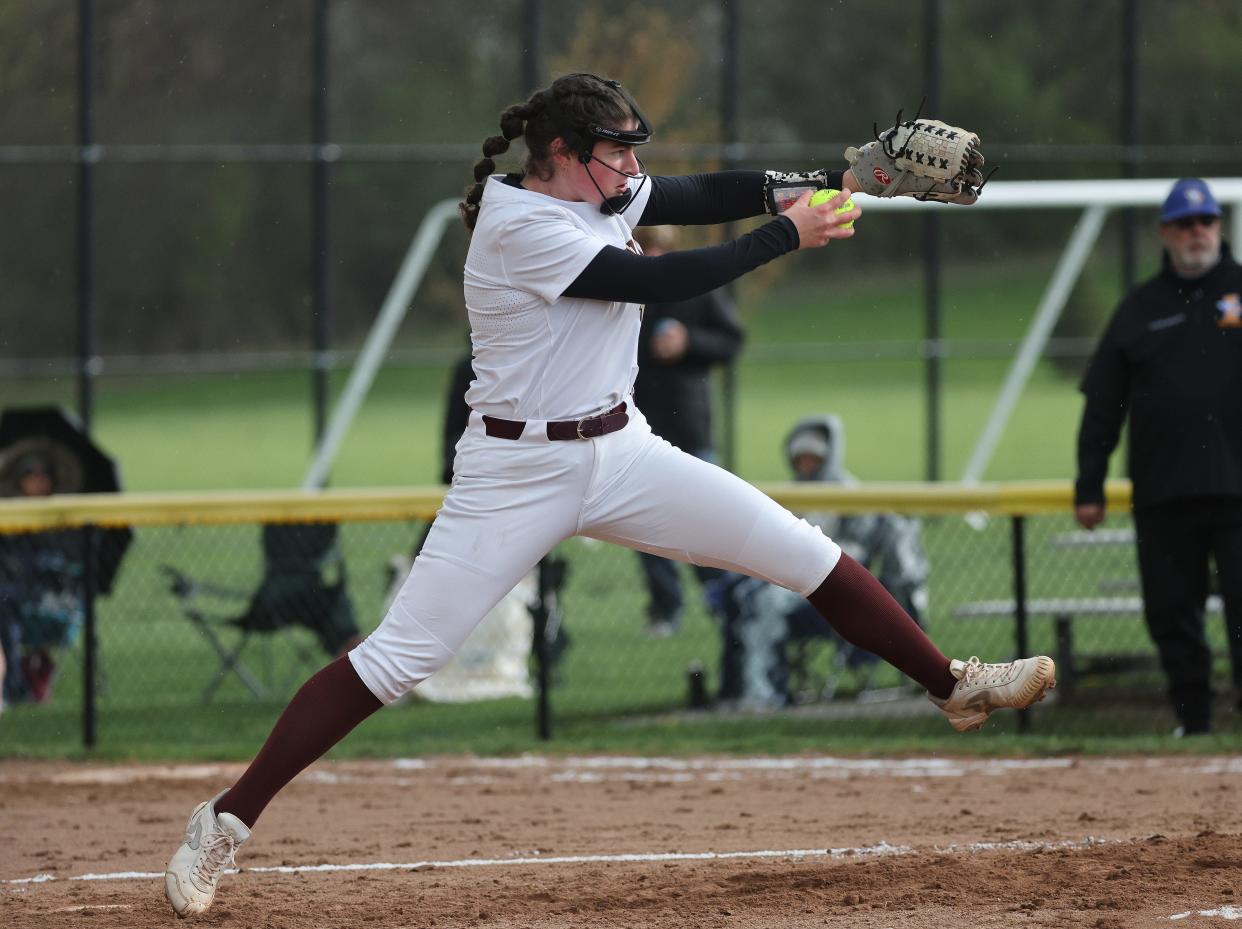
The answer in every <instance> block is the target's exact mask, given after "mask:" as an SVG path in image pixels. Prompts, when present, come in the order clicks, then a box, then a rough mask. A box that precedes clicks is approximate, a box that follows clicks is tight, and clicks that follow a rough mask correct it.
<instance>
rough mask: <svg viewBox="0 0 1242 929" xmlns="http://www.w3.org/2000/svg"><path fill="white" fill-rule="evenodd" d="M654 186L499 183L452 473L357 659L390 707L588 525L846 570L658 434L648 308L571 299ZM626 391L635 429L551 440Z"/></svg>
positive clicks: (760, 498)
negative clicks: (649, 381)
mask: <svg viewBox="0 0 1242 929" xmlns="http://www.w3.org/2000/svg"><path fill="white" fill-rule="evenodd" d="M650 189H651V185H650V184H648V185H645V187H644V189H643V191H641V192H639V193H638V194H637V196H636V198H635V202H634V204H633V205H632V206H631V207H630V208H629V209H628V210H627V211H626V212H625V213H624V214H622V215H621V216H619V217H618V216H605V215H603V214H601V213H600V212H599V208H598V207H596V206H592V205H590V204H586V203H568V202H565V201H561V200H557V199H555V198H552V197H548V196H545V195H543V194H539V193H535V192H533V191H528V190H523V189H520V188H514V187H510V186H508V185H506V184H504V183H503V182H502V181H501V180H500V179H499V178H491V179H489V182H488V184H487V186H486V188H485V191H484V195H483V200H482V209H481V212H480V214H479V218H478V223H477V224H476V227H475V230H474V236H473V239H472V241H471V245H470V251H469V255H468V257H467V260H466V270H465V294H466V304H467V308H468V310H469V313H470V322H471V327H472V339H473V344H474V366H475V373H476V379H475V381H474V383H473V384H472V385H471V387H470V390H469V391H468V392H467V394H466V399H467V401H468V402H469V404H470V406H471V408H472V410H473V412H472V413H471V415H470V421H469V425H468V426H467V428H466V431H465V432H464V433H463V435H462V437H461V440H460V441H459V442H458V443H457V447H456V457H455V459H454V465H453V482H452V485H451V486H450V488H449V492H448V494H447V495H446V496H445V498H444V503H443V506H442V507H441V509H440V511H439V513H438V514H437V515H436V520H435V523H434V524H433V525H432V527H431V531H430V533H429V534H428V536H427V540H426V542H425V544H424V545H423V549H422V552H421V553H420V554H419V556H418V557H417V558H416V559H415V561H414V565H413V567H412V569H411V570H410V574H409V577H408V578H406V581H405V583H404V584H403V585H402V587H401V590H400V592H399V593H398V594H397V596H396V598H395V599H394V600H393V603H392V605H391V607H390V608H389V611H388V614H387V615H386V616H385V617H384V620H383V622H382V623H380V625H379V627H378V628H377V629H376V630H375V631H374V632H373V633H372V634H371V635H370V636H368V637H367V639H366V640H365V641H364V642H363V643H362V644H361V645H359V646H358V647H357V648H356V649H354V650H353V651H352V652H350V656H349V657H350V661H351V662H352V663H353V666H354V669H355V670H356V671H357V672H358V676H359V677H360V678H361V679H362V681H363V682H364V683H365V684H366V685H367V687H368V688H369V689H370V690H371V692H372V693H374V694H375V696H376V697H378V698H379V699H380V700H382V701H383V702H385V703H391V702H392V701H394V700H396V699H398V698H399V697H401V696H402V695H403V694H404V693H406V692H407V691H409V690H411V689H412V688H413V687H415V686H417V685H418V684H419V682H421V681H423V680H425V679H426V678H427V677H429V676H430V675H431V674H432V673H434V672H435V671H436V670H437V669H438V668H440V667H442V666H443V665H444V664H446V663H447V662H448V660H449V659H450V658H451V657H452V656H453V655H454V654H455V653H456V652H457V651H458V649H459V648H460V647H461V645H462V643H464V642H465V640H466V637H467V636H469V634H470V632H471V631H472V630H473V629H474V627H475V626H476V625H477V624H478V623H479V622H480V621H481V620H482V618H483V617H484V616H485V615H486V614H487V613H488V611H489V610H491V609H492V607H493V606H495V605H496V604H497V603H498V602H499V601H500V600H501V598H502V597H504V595H505V594H506V593H508V591H509V590H511V589H512V588H513V586H514V585H515V584H517V583H518V581H519V580H520V579H521V578H522V577H524V576H525V575H526V574H527V573H529V572H530V571H531V569H532V568H534V566H535V565H536V564H537V563H538V562H539V560H540V559H541V558H542V557H543V556H544V555H545V554H547V553H548V552H549V551H551V549H552V548H554V547H555V546H556V545H557V544H558V543H560V542H562V541H564V540H565V539H568V538H570V537H572V536H575V535H581V536H586V537H589V538H594V539H600V540H602V541H607V542H614V543H617V544H619V545H623V546H625V547H627V548H633V549H638V550H640V551H646V552H651V553H653V554H656V555H662V556H665V557H668V558H673V559H676V560H678V561H686V562H691V563H693V564H699V565H710V566H713V567H718V568H723V569H726V570H731V571H739V572H742V573H745V574H749V575H752V576H755V577H761V578H763V579H765V580H768V581H771V582H772V583H775V584H779V585H780V586H782V587H786V588H788V589H790V590H793V591H796V592H797V593H799V594H801V595H802V596H806V595H807V594H809V593H811V592H812V591H814V590H815V589H816V588H817V587H818V586H819V585H820V584H821V583H823V581H824V579H825V578H826V577H827V576H828V574H829V573H830V572H831V571H832V569H833V568H834V567H835V566H836V564H837V561H838V559H839V558H840V556H841V549H840V547H839V546H838V545H837V544H836V543H835V542H833V541H832V540H831V539H829V538H828V537H827V536H825V535H824V534H823V533H822V532H821V531H820V530H819V529H818V528H817V527H815V526H813V525H811V524H810V523H808V522H806V521H805V520H802V519H799V518H797V517H795V516H794V515H793V514H791V513H790V512H789V511H788V510H786V509H785V508H784V507H782V506H780V505H779V504H777V503H775V502H774V501H772V500H771V499H770V498H768V497H767V496H765V495H764V494H762V493H761V492H760V491H758V490H757V489H755V488H754V487H752V486H751V485H750V484H748V483H746V482H745V481H743V480H741V479H740V478H738V477H736V476H735V475H733V474H731V473H729V472H728V471H725V470H724V469H722V468H719V467H717V466H715V465H712V464H709V463H707V462H704V461H701V460H699V459H698V458H695V457H694V456H693V455H689V454H686V453H685V452H682V451H680V450H678V449H676V448H674V447H673V446H672V445H670V444H669V443H668V442H666V441H664V440H663V439H661V438H659V437H657V436H655V435H654V434H653V433H652V432H651V428H650V427H649V426H648V425H647V421H646V419H645V418H644V417H643V415H642V413H641V411H639V410H637V409H635V408H634V406H633V399H632V398H631V397H630V395H629V394H630V389H631V387H632V386H633V383H634V378H635V375H636V372H637V363H636V360H635V359H636V356H637V343H638V329H639V322H640V316H639V313H640V308H639V307H638V306H637V305H635V304H627V303H610V302H607V301H603V300H572V299H565V298H563V297H562V296H561V294H562V292H563V291H564V290H565V289H566V288H567V287H568V286H569V285H570V284H571V283H572V282H573V281H574V280H575V279H576V278H577V277H578V275H579V274H581V272H582V271H583V270H584V269H585V268H586V266H587V265H588V264H589V263H590V262H591V259H592V258H594V257H595V255H596V254H597V253H598V252H599V250H600V249H601V248H603V247H604V246H605V245H615V246H617V247H618V248H625V247H626V246H627V245H628V243H629V241H630V233H631V231H632V228H633V226H634V225H636V224H637V223H638V219H639V217H641V215H642V210H643V208H644V207H645V205H646V201H647V195H648V192H649V191H650ZM622 401H625V402H626V403H627V404H628V407H629V410H628V412H629V414H630V420H629V423H628V424H627V425H626V426H625V427H624V428H623V429H620V430H618V431H616V432H612V433H609V434H608V435H603V436H599V437H597V438H591V439H578V440H570V441H552V440H550V439H549V438H548V436H547V431H546V422H547V421H549V420H568V419H579V418H582V417H585V416H590V415H592V414H596V413H599V412H601V411H604V410H608V409H611V408H612V407H614V406H616V405H617V404H618V403H620V402H622ZM483 414H487V415H490V416H498V417H502V418H504V419H510V420H523V421H525V422H526V426H525V428H524V429H523V430H522V433H521V436H520V437H519V438H517V439H505V438H501V437H499V436H489V435H487V432H486V430H485V427H484V423H483ZM569 622H570V623H572V622H573V618H572V617H569ZM640 622H641V620H640V617H638V616H636V617H635V628H636V629H637V628H638V626H639V625H640Z"/></svg>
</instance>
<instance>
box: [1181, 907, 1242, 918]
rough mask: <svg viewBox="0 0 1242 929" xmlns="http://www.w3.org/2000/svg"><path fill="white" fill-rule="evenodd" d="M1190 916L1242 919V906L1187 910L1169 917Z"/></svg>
mask: <svg viewBox="0 0 1242 929" xmlns="http://www.w3.org/2000/svg"><path fill="white" fill-rule="evenodd" d="M1188 916H1219V917H1220V918H1221V919H1242V907H1239V906H1222V907H1220V908H1219V909H1215V910H1187V911H1186V912H1185V913H1176V914H1174V915H1173V916H1170V917H1169V919H1185V918H1186V917H1188Z"/></svg>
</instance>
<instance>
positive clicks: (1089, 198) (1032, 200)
mask: <svg viewBox="0 0 1242 929" xmlns="http://www.w3.org/2000/svg"><path fill="white" fill-rule="evenodd" d="M1176 180H1177V179H1176V178H1160V179H1144V180H1126V179H1122V180H1099V181H993V182H991V183H989V184H988V185H987V190H986V191H985V192H984V194H983V196H982V197H981V198H980V199H979V202H978V203H976V204H975V205H974V206H972V207H969V209H971V210H980V209H983V210H1011V209H1074V210H1080V211H1081V216H1080V217H1079V219H1078V222H1077V224H1076V225H1075V227H1074V231H1073V233H1072V234H1071V235H1070V239H1069V241H1068V242H1067V243H1066V246H1065V249H1064V250H1063V251H1062V253H1061V257H1060V259H1059V260H1058V261H1057V265H1056V268H1055V270H1054V271H1053V274H1052V277H1051V278H1050V279H1049V281H1048V285H1047V287H1046V288H1045V289H1044V292H1043V295H1042V296H1041V298H1040V301H1039V304H1038V306H1037V307H1036V308H1035V312H1034V315H1033V316H1032V317H1031V323H1030V325H1029V326H1028V327H1027V331H1026V334H1025V335H1024V336H1023V338H1022V341H1021V343H1019V346H1018V350H1017V352H1016V353H1015V355H1014V358H1013V361H1012V362H1011V363H1010V366H1009V370H1008V372H1007V373H1006V375H1005V379H1004V381H1003V382H1002V384H1001V386H1000V390H999V391H998V392H997V396H996V400H995V402H994V403H993V406H992V411H991V413H990V414H989V416H988V419H987V422H986V423H985V424H984V427H983V430H982V431H981V432H980V434H979V437H978V439H977V440H976V441H975V446H974V448H973V450H972V451H971V454H970V458H969V460H968V461H967V463H966V467H965V469H964V470H963V471H962V475H961V478H960V480H961V482H962V483H965V484H972V483H978V482H979V481H980V480H981V479H982V477H983V474H984V471H986V469H987V466H988V463H989V462H990V461H991V458H992V454H993V452H995V450H996V446H997V444H998V443H999V442H1000V437H1001V435H1002V433H1003V432H1004V429H1005V425H1006V424H1007V423H1008V421H1009V418H1010V416H1011V415H1012V413H1013V410H1014V407H1015V406H1016V405H1017V402H1018V398H1019V397H1020V396H1021V395H1022V391H1023V390H1024V389H1025V387H1026V382H1027V379H1028V378H1029V377H1030V375H1031V372H1032V371H1033V370H1034V368H1035V364H1036V362H1038V360H1039V357H1040V355H1041V354H1043V350H1044V347H1045V346H1046V345H1047V342H1048V338H1049V336H1050V335H1051V334H1052V329H1053V326H1055V325H1056V321H1057V319H1058V318H1060V316H1061V312H1062V310H1064V308H1065V303H1066V301H1067V300H1068V299H1069V295H1070V293H1071V292H1072V291H1073V289H1074V284H1075V283H1076V282H1077V280H1078V277H1079V275H1080V274H1081V273H1082V269H1083V266H1084V264H1085V263H1086V260H1087V256H1088V255H1089V254H1090V252H1091V249H1092V247H1093V246H1094V245H1095V242H1096V240H1097V239H1098V238H1099V235H1100V230H1101V229H1102V228H1103V225H1104V220H1105V219H1106V218H1107V217H1108V214H1109V212H1111V211H1112V210H1116V209H1121V208H1125V207H1155V206H1159V205H1160V204H1161V203H1162V202H1163V201H1164V198H1165V197H1166V196H1167V195H1168V192H1169V188H1171V187H1172V186H1173V184H1174V183H1176ZM1206 180H1207V183H1208V184H1209V186H1211V188H1212V192H1213V193H1214V194H1215V195H1216V198H1217V199H1218V200H1219V201H1220V202H1221V203H1223V204H1226V205H1229V206H1231V207H1232V236H1231V238H1232V241H1234V242H1242V178H1206ZM856 196H859V195H856ZM457 202H458V201H457V200H443V201H441V202H439V203H437V204H436V205H435V206H434V207H432V209H431V210H430V211H429V212H428V213H427V215H426V216H425V217H424V219H423V221H422V223H421V225H420V226H419V228H418V231H417V232H416V233H415V235H414V239H413V241H412V242H411V243H410V247H409V249H408V250H407V252H406V255H405V258H404V260H403V261H402V262H401V267H400V269H399V270H398V271H397V275H396V277H395V278H394V279H393V283H392V286H391V287H390V288H389V290H388V294H387V296H386V297H385V298H384V303H383V305H382V306H381V307H380V311H379V314H378V315H377V316H376V319H375V322H374V323H373V324H372V326H371V330H370V332H369V333H368V334H367V338H366V342H365V343H364V344H363V348H362V351H361V352H360V353H359V355H358V359H357V361H356V362H355V363H354V367H353V369H352V370H351V371H350V375H349V379H348V381H347V382H346V384H345V388H344V390H342V392H341V395H340V397H339V398H338V399H337V401H336V404H335V405H334V406H333V409H332V414H331V416H330V417H329V419H328V425H327V428H326V429H325V430H324V433H323V437H322V438H321V439H320V441H319V444H318V446H317V447H316V449H315V453H314V456H313V458H312V460H311V463H310V466H309V468H308V469H307V471H306V475H305V477H304V478H303V480H302V489H303V490H317V489H319V488H321V487H323V486H324V485H325V484H326V483H327V478H328V473H329V472H330V471H331V469H332V464H333V462H335V461H336V456H337V453H338V452H339V451H340V448H341V444H342V443H343V442H344V439H345V435H346V433H347V432H348V431H349V427H350V425H351V424H352V423H353V419H354V416H355V415H356V414H357V412H358V409H359V408H360V407H361V405H362V401H363V398H364V397H365V396H366V394H367V392H368V391H369V390H370V388H371V384H372V383H373V381H374V380H375V375H376V373H377V372H378V371H379V369H380V367H381V366H382V365H383V362H384V356H385V355H386V354H387V352H388V349H389V347H390V346H391V345H392V340H393V337H394V336H395V335H396V332H397V329H398V327H399V326H400V325H401V322H402V320H403V319H404V318H405V315H406V313H407V311H408V310H409V307H410V302H411V301H412V300H413V298H414V294H415V292H416V291H417V290H418V285H419V284H420V283H421V282H422V279H423V275H424V274H425V273H426V270H427V265H428V263H429V262H430V260H431V256H432V255H433V254H434V253H435V250H436V248H437V247H438V246H439V243H440V239H441V238H442V237H443V235H444V230H445V228H447V226H448V225H449V224H450V223H455V222H457ZM860 205H861V206H862V208H863V210H864V211H870V210H896V211H919V210H958V209H962V208H961V207H957V206H946V205H944V204H939V203H922V202H920V201H918V200H915V199H913V198H911V197H895V198H893V199H889V200H881V199H878V198H875V197H863V202H862V203H860Z"/></svg>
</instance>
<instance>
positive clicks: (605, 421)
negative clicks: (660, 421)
mask: <svg viewBox="0 0 1242 929" xmlns="http://www.w3.org/2000/svg"><path fill="white" fill-rule="evenodd" d="M629 421H630V414H629V413H627V412H625V401H624V400H623V401H621V402H620V403H618V404H617V405H616V406H614V407H613V408H612V409H611V410H609V411H608V412H607V413H600V414H599V415H598V416H588V417H587V418H586V419H567V420H563V421H562V422H559V423H552V422H550V423H548V439H549V440H550V441H552V442H567V441H569V440H570V439H594V438H598V437H599V436H601V435H608V433H610V432H616V431H617V430H618V429H624V428H625V424H626V423H628V422H629ZM483 428H484V429H486V430H487V434H488V435H489V436H491V437H492V438H493V439H520V438H521V437H522V430H523V429H525V428H526V422H525V421H524V420H521V419H501V418H500V417H499V416H488V415H487V414H486V413H485V414H484V415H483Z"/></svg>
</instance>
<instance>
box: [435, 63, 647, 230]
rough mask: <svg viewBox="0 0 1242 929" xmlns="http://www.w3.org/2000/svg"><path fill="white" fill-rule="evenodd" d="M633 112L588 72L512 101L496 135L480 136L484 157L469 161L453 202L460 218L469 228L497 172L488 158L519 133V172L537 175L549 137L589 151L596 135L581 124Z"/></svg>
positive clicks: (546, 157)
mask: <svg viewBox="0 0 1242 929" xmlns="http://www.w3.org/2000/svg"><path fill="white" fill-rule="evenodd" d="M634 118H636V116H635V114H634V113H633V112H632V111H631V110H630V105H629V104H628V103H627V102H626V100H625V98H624V97H623V96H622V95H621V94H620V93H618V91H617V90H616V89H615V88H613V87H611V86H609V85H608V84H606V83H605V82H604V81H602V80H601V79H600V78H598V77H595V76H594V75H591V74H569V75H566V76H565V77H560V78H557V79H556V80H555V81H553V82H552V84H551V86H549V87H545V88H544V89H543V90H540V91H537V92H536V93H535V94H533V95H532V96H531V98H530V99H529V100H527V101H526V102H525V103H515V104H514V105H513V106H510V107H506V108H505V110H504V111H503V112H502V113H501V114H500V135H493V136H488V137H487V139H485V140H484V142H483V157H482V158H480V159H479V160H478V161H476V162H475V164H474V183H473V184H471V185H469V186H468V187H467V188H466V196H465V199H464V200H462V202H461V203H460V204H458V207H457V209H458V212H460V213H461V218H462V222H464V223H465V224H466V228H467V229H474V224H475V223H476V222H477V221H478V218H479V207H480V201H481V200H482V199H483V187H484V185H485V184H486V183H487V179H488V177H489V176H491V175H492V174H494V173H495V172H496V162H495V161H493V158H494V157H495V156H496V155H500V154H503V153H504V152H507V151H508V150H509V143H510V142H511V141H513V140H514V139H516V138H518V137H519V136H522V137H523V138H524V140H525V142H526V164H525V166H524V167H523V174H531V175H534V176H535V177H537V178H539V179H540V180H542V181H546V180H549V179H550V178H551V177H552V143H553V142H554V141H555V140H556V139H558V138H559V139H562V140H563V141H564V143H565V145H566V147H567V148H568V150H569V151H570V152H572V153H574V154H578V155H581V154H589V153H590V151H591V149H592V148H593V147H594V145H595V140H594V139H593V138H591V137H590V136H588V135H587V134H586V133H585V132H584V131H583V129H582V127H585V126H587V125H590V124H592V123H596V124H598V125H603V126H620V125H622V124H624V123H625V122H626V121H627V120H630V119H634Z"/></svg>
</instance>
